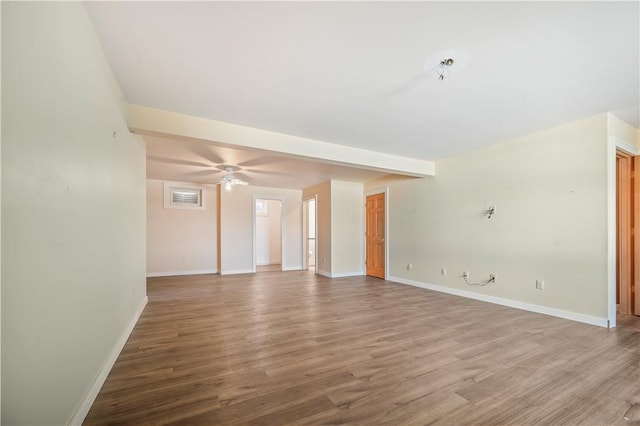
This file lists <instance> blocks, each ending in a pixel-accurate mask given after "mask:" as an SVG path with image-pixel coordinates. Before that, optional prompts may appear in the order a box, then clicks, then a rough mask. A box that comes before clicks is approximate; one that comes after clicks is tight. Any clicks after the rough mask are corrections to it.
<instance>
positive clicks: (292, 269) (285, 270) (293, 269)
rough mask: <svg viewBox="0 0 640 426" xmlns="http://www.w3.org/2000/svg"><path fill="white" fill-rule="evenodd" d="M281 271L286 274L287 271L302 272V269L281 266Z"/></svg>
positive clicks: (299, 267)
mask: <svg viewBox="0 0 640 426" xmlns="http://www.w3.org/2000/svg"><path fill="white" fill-rule="evenodd" d="M282 271H283V272H288V271H302V267H301V266H283V267H282Z"/></svg>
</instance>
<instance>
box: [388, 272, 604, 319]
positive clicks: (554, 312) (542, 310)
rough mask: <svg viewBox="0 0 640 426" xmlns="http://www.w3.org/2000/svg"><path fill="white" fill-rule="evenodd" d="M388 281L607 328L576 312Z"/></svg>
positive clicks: (454, 290) (429, 286)
mask: <svg viewBox="0 0 640 426" xmlns="http://www.w3.org/2000/svg"><path fill="white" fill-rule="evenodd" d="M389 281H393V282H396V283H400V284H407V285H411V286H414V287H420V288H424V289H427V290H433V291H437V292H440V293H447V294H452V295H454V296H461V297H466V298H469V299H475V300H480V301H482V302H489V303H494V304H496V305H502V306H508V307H510V308H516V309H521V310H523V311H530V312H535V313H538V314H545V315H551V316H553V317H558V318H564V319H568V320H572V321H578V322H582V323H585V324H591V325H597V326H600V327H607V319H606V318H598V317H594V316H591V315H585V314H579V313H576V312H570V311H565V310H562V309H556V308H550V307H548V306H541V305H534V304H532V303H526V302H520V301H518V300H512V299H504V298H502V297H496V296H488V295H486V294H480V293H474V292H471V291H467V290H459V289H457V288H451V287H443V286H439V285H435V284H427V283H422V282H419V281H413V280H408V279H405V278H399V277H389Z"/></svg>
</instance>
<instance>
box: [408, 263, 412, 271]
mask: <svg viewBox="0 0 640 426" xmlns="http://www.w3.org/2000/svg"><path fill="white" fill-rule="evenodd" d="M412 270H413V263H407V271H412Z"/></svg>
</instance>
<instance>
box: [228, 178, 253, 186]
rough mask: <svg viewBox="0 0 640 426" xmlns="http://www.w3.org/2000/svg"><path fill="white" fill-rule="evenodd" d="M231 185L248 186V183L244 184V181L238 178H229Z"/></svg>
mask: <svg viewBox="0 0 640 426" xmlns="http://www.w3.org/2000/svg"><path fill="white" fill-rule="evenodd" d="M231 183H232V184H233V185H248V184H249V182H246V181H244V180H242V179H238V178H231Z"/></svg>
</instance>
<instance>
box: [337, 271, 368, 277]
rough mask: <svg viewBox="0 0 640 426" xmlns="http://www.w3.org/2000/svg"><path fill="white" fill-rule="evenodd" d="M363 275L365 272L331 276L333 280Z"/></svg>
mask: <svg viewBox="0 0 640 426" xmlns="http://www.w3.org/2000/svg"><path fill="white" fill-rule="evenodd" d="M363 275H364V272H363V271H354V272H342V273H340V274H331V278H345V277H361V276H363Z"/></svg>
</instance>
